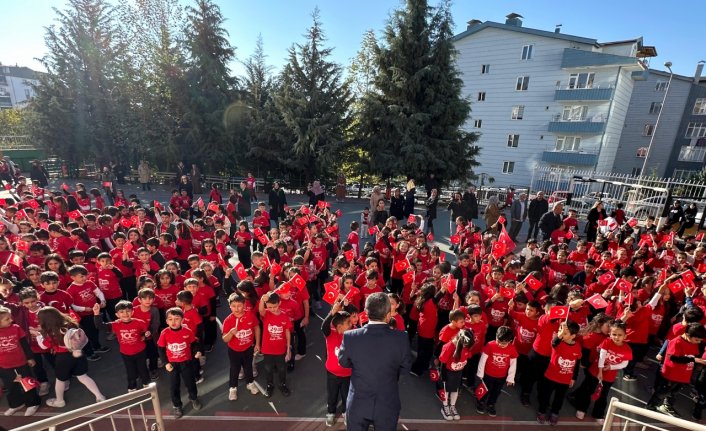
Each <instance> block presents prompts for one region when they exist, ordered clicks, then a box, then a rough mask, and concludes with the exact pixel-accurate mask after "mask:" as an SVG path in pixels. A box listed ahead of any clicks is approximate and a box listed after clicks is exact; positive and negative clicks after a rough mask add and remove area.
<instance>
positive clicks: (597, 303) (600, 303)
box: [586, 293, 608, 310]
mask: <svg viewBox="0 0 706 431" xmlns="http://www.w3.org/2000/svg"><path fill="white" fill-rule="evenodd" d="M586 302H588V303H589V304H591V306H592V307H593V308H595V309H596V310H600V309H602V308H606V307H607V306H608V301H606V300H605V299H604V298H603V297H602V296H601V295H600V294H599V293H596V294H595V295H593V296H591V297H590V298H588V299H587V300H586Z"/></svg>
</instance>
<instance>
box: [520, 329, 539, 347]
mask: <svg viewBox="0 0 706 431" xmlns="http://www.w3.org/2000/svg"><path fill="white" fill-rule="evenodd" d="M519 333H520V341H521V342H522V343H523V344H528V343H531V342H533V341H534V337H535V335H537V334H536V332H534V331H530V330H529V329H525V328H523V327H522V326H520V330H519Z"/></svg>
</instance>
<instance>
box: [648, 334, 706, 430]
mask: <svg viewBox="0 0 706 431" xmlns="http://www.w3.org/2000/svg"><path fill="white" fill-rule="evenodd" d="M704 338H706V329H705V328H704V327H703V325H701V324H700V323H689V325H688V326H687V327H686V331H685V332H684V333H683V334H682V335H681V336H680V337H677V338H674V339H672V340H670V341H669V345H668V346H667V352H666V355H665V357H664V364H663V365H662V369H661V370H660V372H661V375H662V378H661V379H660V380H659V381H658V382H657V385H655V388H654V392H653V394H652V397H651V398H650V400H649V401H648V402H647V408H648V409H651V410H652V409H656V410H658V411H660V412H662V413H664V414H666V415H669V416H676V417H679V416H678V414H677V412H676V411H675V410H674V406H673V405H672V403H673V399H674V397H675V396H676V394H677V393H678V392H679V390H680V389H681V388H682V387H683V386H684V385H688V384H689V383H691V375H692V374H693V372H694V363H697V364H701V365H706V360H704V359H702V358H699V357H698V355H699V344H701V342H702V341H703V340H704ZM696 407H698V406H696ZM699 413H701V412H700V411H699Z"/></svg>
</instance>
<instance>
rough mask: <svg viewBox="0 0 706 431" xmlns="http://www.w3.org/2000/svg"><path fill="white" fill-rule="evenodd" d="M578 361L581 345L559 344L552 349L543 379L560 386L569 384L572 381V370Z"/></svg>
mask: <svg viewBox="0 0 706 431" xmlns="http://www.w3.org/2000/svg"><path fill="white" fill-rule="evenodd" d="M579 359H581V344H579V343H574V344H568V343H565V342H563V341H562V342H560V343H559V345H558V346H556V347H553V348H552V356H551V358H550V359H549V366H548V367H547V371H545V372H544V377H546V378H547V379H549V380H551V381H553V382H556V383H560V384H562V385H568V384H570V383H571V381H572V380H573V379H574V368H575V367H576V364H577V362H578V360H579Z"/></svg>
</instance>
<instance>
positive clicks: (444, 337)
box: [439, 325, 461, 344]
mask: <svg viewBox="0 0 706 431" xmlns="http://www.w3.org/2000/svg"><path fill="white" fill-rule="evenodd" d="M459 331H461V330H460V329H459V328H452V327H450V326H449V325H444V327H443V328H441V331H439V343H442V344H445V343H448V342H449V341H451V340H453V339H454V337H455V336H456V334H458V333H459Z"/></svg>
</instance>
